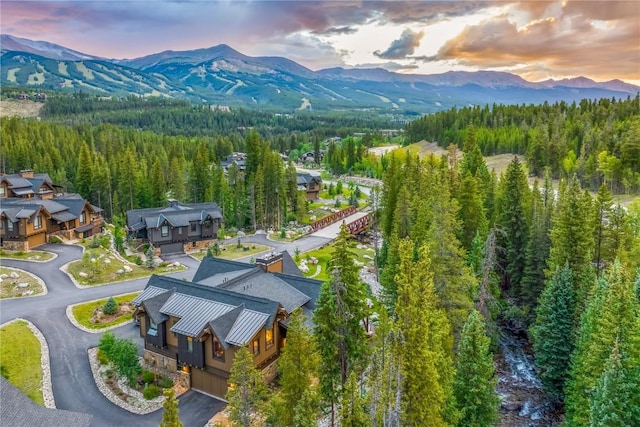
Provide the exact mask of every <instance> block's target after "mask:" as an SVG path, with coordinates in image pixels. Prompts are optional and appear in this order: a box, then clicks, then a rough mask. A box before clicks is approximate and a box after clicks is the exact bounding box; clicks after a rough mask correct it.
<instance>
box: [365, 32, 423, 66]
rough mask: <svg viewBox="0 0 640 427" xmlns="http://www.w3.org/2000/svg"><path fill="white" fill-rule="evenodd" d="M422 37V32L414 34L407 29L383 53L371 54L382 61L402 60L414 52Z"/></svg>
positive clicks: (377, 51)
mask: <svg viewBox="0 0 640 427" xmlns="http://www.w3.org/2000/svg"><path fill="white" fill-rule="evenodd" d="M423 37H424V31H420V32H415V31H412V30H410V29H409V28H407V29H406V30H404V31H403V32H402V34H401V35H400V38H399V39H396V40H394V41H392V42H391V46H389V47H388V48H387V49H386V50H385V51H384V52H380V51H379V50H376V51H375V52H373V54H374V55H375V56H377V57H378V58H382V59H404V58H406V57H407V56H408V55H412V54H413V52H415V50H416V48H417V47H419V46H420V40H422V38H423Z"/></svg>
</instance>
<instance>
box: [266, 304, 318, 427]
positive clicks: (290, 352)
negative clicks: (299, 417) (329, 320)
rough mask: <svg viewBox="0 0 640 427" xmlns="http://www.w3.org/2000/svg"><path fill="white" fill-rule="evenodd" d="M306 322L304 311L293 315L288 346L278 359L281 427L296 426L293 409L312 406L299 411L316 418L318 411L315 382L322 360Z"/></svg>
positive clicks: (295, 312) (290, 322) (288, 335)
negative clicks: (314, 415)
mask: <svg viewBox="0 0 640 427" xmlns="http://www.w3.org/2000/svg"><path fill="white" fill-rule="evenodd" d="M305 321H306V317H305V316H304V315H303V314H302V312H301V311H300V310H296V311H294V312H293V313H292V314H291V317H290V320H289V325H288V330H287V345H286V346H285V347H284V348H283V350H282V355H281V356H280V358H279V359H278V368H279V370H280V386H281V388H280V396H281V403H282V408H283V409H284V410H276V412H277V413H278V414H280V419H279V423H280V424H281V425H285V426H289V425H295V420H294V418H295V412H294V411H291V408H295V407H296V406H297V405H301V404H303V403H304V405H308V407H307V408H302V407H300V408H298V411H299V412H300V413H301V414H302V413H304V414H313V413H315V408H317V397H316V394H315V390H314V389H313V388H312V386H311V382H312V379H313V378H315V377H316V375H317V369H318V363H319V359H318V352H317V350H316V348H315V342H314V340H313V337H312V335H311V331H309V329H307V327H306V326H305V324H304V323H305ZM305 393H306V399H305V400H304V401H303V400H301V396H303V395H305ZM308 416H309V417H310V415H308Z"/></svg>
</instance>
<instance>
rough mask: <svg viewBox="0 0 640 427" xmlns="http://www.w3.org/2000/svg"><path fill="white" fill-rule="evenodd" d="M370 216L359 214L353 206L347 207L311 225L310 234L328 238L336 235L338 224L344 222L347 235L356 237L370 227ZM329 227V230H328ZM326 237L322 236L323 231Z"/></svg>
mask: <svg viewBox="0 0 640 427" xmlns="http://www.w3.org/2000/svg"><path fill="white" fill-rule="evenodd" d="M371 221H372V218H371V215H370V214H366V213H364V212H359V211H358V210H357V209H356V208H355V207H354V206H349V207H348V208H346V209H342V210H340V211H338V212H334V213H332V214H331V215H328V216H326V217H324V218H322V219H319V220H318V221H315V222H314V223H312V224H311V231H310V234H311V233H318V234H317V235H320V236H322V237H328V236H329V235H333V236H334V237H335V235H336V234H337V228H336V227H338V224H337V223H339V222H346V224H347V228H348V229H349V233H351V234H352V235H356V234H359V233H362V232H363V231H364V230H366V229H367V228H369V226H370V225H371ZM330 227H331V228H330ZM325 228H326V229H328V230H325V232H326V234H327V236H323V234H325V233H323V231H322V230H323V229H325Z"/></svg>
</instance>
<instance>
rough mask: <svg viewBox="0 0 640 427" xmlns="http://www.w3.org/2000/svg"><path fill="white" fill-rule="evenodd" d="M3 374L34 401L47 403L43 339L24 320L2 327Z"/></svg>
mask: <svg viewBox="0 0 640 427" xmlns="http://www.w3.org/2000/svg"><path fill="white" fill-rule="evenodd" d="M0 343H2V345H0V373H1V374H2V376H3V377H5V378H6V379H7V380H9V382H10V383H11V384H13V385H14V386H16V387H17V388H18V389H20V390H21V391H22V392H23V393H24V394H26V395H27V396H29V398H30V399H31V400H33V401H34V402H36V403H37V404H38V405H40V406H44V399H43V397H42V391H41V389H40V388H41V387H42V368H41V366H40V356H41V349H40V342H39V341H38V339H37V338H36V337H35V335H33V332H31V330H30V329H29V327H28V326H27V324H26V323H25V322H22V321H18V322H13V323H10V324H8V325H6V326H4V327H2V328H0Z"/></svg>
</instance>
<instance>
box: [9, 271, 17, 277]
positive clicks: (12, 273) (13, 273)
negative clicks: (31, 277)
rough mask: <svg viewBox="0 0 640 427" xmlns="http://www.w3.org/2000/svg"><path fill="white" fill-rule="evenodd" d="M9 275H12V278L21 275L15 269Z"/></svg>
mask: <svg viewBox="0 0 640 427" xmlns="http://www.w3.org/2000/svg"><path fill="white" fill-rule="evenodd" d="M9 277H11V278H12V279H17V278H18V277H20V275H19V274H18V273H16V272H15V271H12V272H11V274H9Z"/></svg>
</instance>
